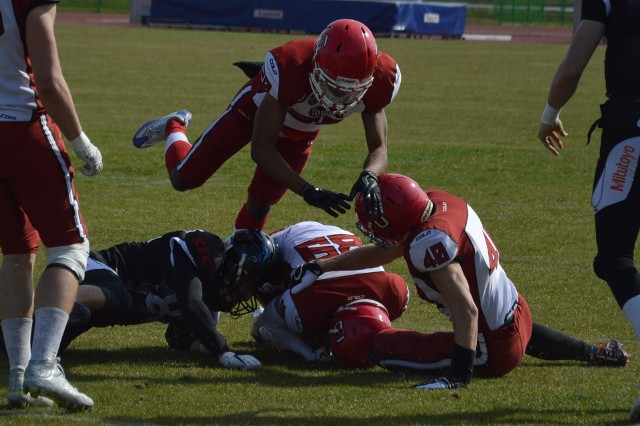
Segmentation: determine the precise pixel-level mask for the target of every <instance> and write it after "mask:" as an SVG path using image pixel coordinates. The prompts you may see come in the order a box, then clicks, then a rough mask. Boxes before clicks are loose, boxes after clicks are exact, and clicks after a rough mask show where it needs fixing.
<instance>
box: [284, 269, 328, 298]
mask: <svg viewBox="0 0 640 426" xmlns="http://www.w3.org/2000/svg"><path fill="white" fill-rule="evenodd" d="M320 275H322V268H320V266H319V265H318V264H317V263H316V262H309V263H303V264H302V265H298V266H297V267H296V268H295V269H294V270H293V271H292V272H291V281H290V284H291V294H298V293H300V292H301V291H302V290H304V289H305V288H307V287H309V286H310V285H311V284H313V283H314V282H316V280H317V279H318V277H319V276H320Z"/></svg>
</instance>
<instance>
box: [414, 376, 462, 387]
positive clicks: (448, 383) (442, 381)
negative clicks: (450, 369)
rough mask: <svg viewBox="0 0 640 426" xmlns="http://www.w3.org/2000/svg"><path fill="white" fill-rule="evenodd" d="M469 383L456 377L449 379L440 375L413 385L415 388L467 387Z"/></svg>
mask: <svg viewBox="0 0 640 426" xmlns="http://www.w3.org/2000/svg"><path fill="white" fill-rule="evenodd" d="M467 386H468V383H462V382H460V381H458V380H455V379H449V378H447V377H440V378H438V379H434V380H429V381H428V382H422V383H418V384H417V385H413V388H414V389H458V388H466V387H467Z"/></svg>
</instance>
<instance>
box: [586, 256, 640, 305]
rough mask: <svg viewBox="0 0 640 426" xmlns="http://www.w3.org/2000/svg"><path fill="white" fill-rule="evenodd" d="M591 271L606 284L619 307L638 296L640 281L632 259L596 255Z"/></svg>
mask: <svg viewBox="0 0 640 426" xmlns="http://www.w3.org/2000/svg"><path fill="white" fill-rule="evenodd" d="M593 271H594V272H595V274H596V276H597V277H598V278H600V279H602V280H604V281H606V282H607V284H608V285H609V288H610V289H611V292H612V293H613V296H614V297H615V298H616V301H617V302H618V305H620V307H622V306H624V304H625V303H626V302H627V301H628V300H629V299H631V298H632V297H635V296H637V295H639V294H640V280H639V277H638V270H637V269H636V266H635V264H634V263H633V259H630V258H627V257H605V256H602V255H600V254H598V255H597V256H596V257H595V259H594V260H593Z"/></svg>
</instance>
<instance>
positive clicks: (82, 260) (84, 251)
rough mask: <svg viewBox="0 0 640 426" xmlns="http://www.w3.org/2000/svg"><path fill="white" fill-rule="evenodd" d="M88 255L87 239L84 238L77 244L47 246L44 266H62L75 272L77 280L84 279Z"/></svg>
mask: <svg viewBox="0 0 640 426" xmlns="http://www.w3.org/2000/svg"><path fill="white" fill-rule="evenodd" d="M88 257H89V240H86V239H85V241H84V242H83V243H79V244H71V245H68V246H58V247H47V264H46V268H49V267H51V266H62V267H64V268H67V269H68V270H70V271H71V272H73V273H74V274H76V276H77V277H78V280H79V281H82V280H83V279H84V272H85V270H86V269H87V258H88Z"/></svg>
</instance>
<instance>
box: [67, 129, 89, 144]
mask: <svg viewBox="0 0 640 426" xmlns="http://www.w3.org/2000/svg"><path fill="white" fill-rule="evenodd" d="M90 144H91V141H90V140H89V137H88V136H87V135H85V134H84V132H80V134H79V135H78V137H76V138H75V139H73V140H72V141H71V145H72V146H87V145H90Z"/></svg>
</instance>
